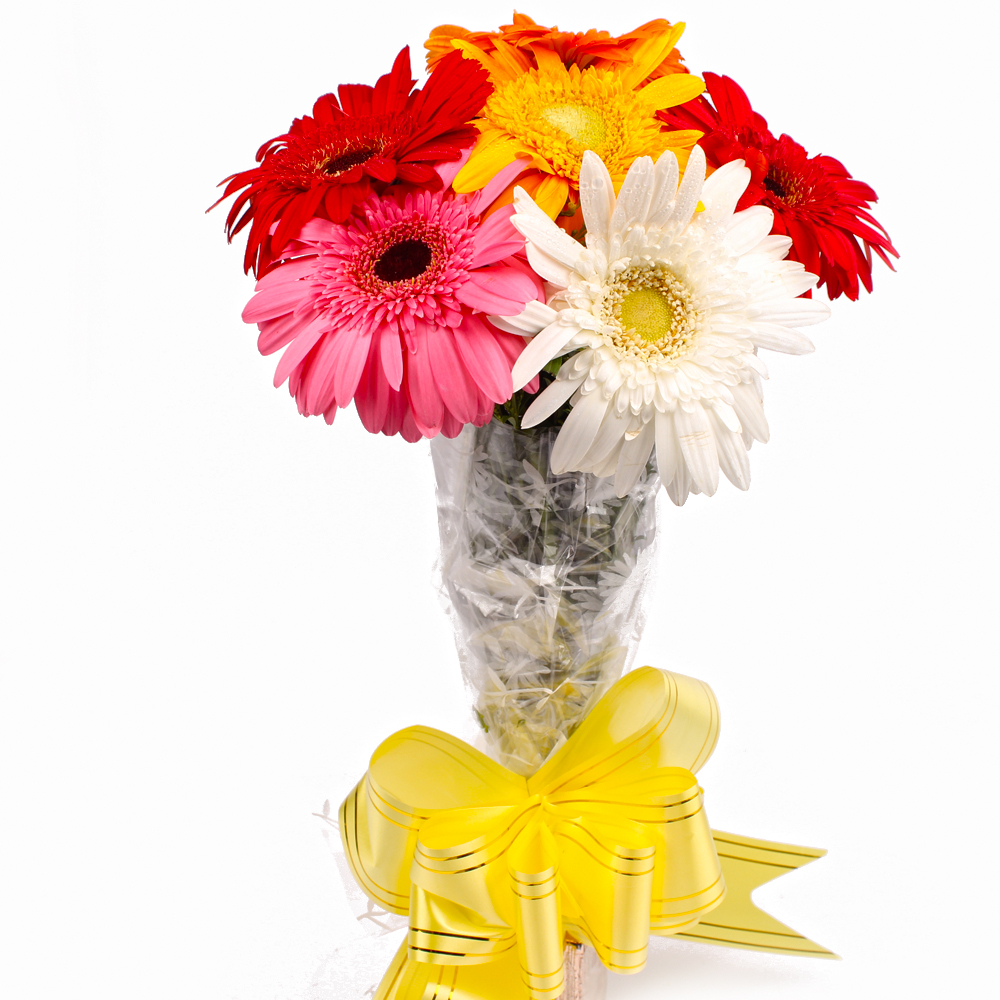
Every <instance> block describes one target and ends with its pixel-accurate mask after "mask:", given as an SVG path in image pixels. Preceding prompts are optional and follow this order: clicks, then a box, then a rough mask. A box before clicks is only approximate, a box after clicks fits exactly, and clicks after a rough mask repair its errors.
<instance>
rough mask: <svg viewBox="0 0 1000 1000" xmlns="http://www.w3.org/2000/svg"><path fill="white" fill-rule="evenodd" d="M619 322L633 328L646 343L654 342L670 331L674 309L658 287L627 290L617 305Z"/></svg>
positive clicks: (628, 328)
mask: <svg viewBox="0 0 1000 1000" xmlns="http://www.w3.org/2000/svg"><path fill="white" fill-rule="evenodd" d="M618 314H619V316H620V317H621V324H622V326H623V327H625V329H627V330H635V332H636V334H637V335H638V336H639V337H641V338H642V339H643V340H644V341H645V342H646V343H647V344H655V343H657V342H659V341H661V340H663V338H664V337H666V336H667V335H668V334H669V333H670V327H671V326H673V323H674V311H673V309H671V308H670V302H669V301H668V299H667V297H666V295H664V294H663V292H661V291H660V290H659V289H658V288H637V289H636V290H635V291H634V292H629V293H628V294H627V295H626V296H625V297H624V298H623V299H622V301H621V305H620V306H619V307H618Z"/></svg>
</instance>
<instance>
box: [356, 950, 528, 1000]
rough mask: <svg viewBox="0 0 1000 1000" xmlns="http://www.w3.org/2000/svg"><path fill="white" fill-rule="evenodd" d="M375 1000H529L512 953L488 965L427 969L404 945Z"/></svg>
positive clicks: (445, 966)
mask: <svg viewBox="0 0 1000 1000" xmlns="http://www.w3.org/2000/svg"><path fill="white" fill-rule="evenodd" d="M374 1000H530V998H529V994H528V990H527V988H526V987H525V985H524V983H523V982H522V980H521V969H520V963H519V962H518V960H517V952H516V950H515V949H513V948H512V949H511V950H510V951H509V952H506V953H504V954H503V955H500V956H499V957H498V958H496V959H495V960H494V961H492V962H490V963H489V964H488V965H428V964H427V963H426V962H415V961H414V960H413V959H412V958H410V956H409V952H408V949H407V945H406V942H405V941H404V942H403V943H402V945H400V947H399V951H397V952H396V956H395V958H393V960H392V964H391V965H390V966H389V968H388V969H387V970H386V973H385V975H384V976H383V977H382V982H380V983H379V985H378V989H377V990H376V991H375V997H374Z"/></svg>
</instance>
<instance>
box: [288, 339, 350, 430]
mask: <svg viewBox="0 0 1000 1000" xmlns="http://www.w3.org/2000/svg"><path fill="white" fill-rule="evenodd" d="M343 341H344V338H343V337H342V336H339V337H327V339H326V340H324V341H323V342H322V343H321V344H320V345H319V346H318V347H317V348H316V350H315V351H313V353H312V355H311V356H310V357H309V358H308V359H307V361H306V363H305V364H304V365H303V366H302V381H301V384H300V386H299V389H298V391H297V392H296V394H295V395H296V398H297V399H298V401H299V409H300V410H301V411H302V412H303V413H305V414H307V415H309V416H312V415H313V414H316V413H323V412H324V411H326V410H328V409H329V408H330V407H331V406H332V407H334V409H336V406H337V398H336V396H335V395H334V392H333V373H334V371H335V370H336V366H337V357H338V356H339V354H340V353H341V351H342V350H343Z"/></svg>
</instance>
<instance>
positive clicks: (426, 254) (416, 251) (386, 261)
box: [374, 240, 434, 283]
mask: <svg viewBox="0 0 1000 1000" xmlns="http://www.w3.org/2000/svg"><path fill="white" fill-rule="evenodd" d="M433 256H434V254H433V252H432V250H431V248H430V247H429V246H428V245H427V244H426V243H425V242H424V241H423V240H400V242H399V243H393V245H392V246H391V247H389V248H388V249H387V250H386V251H385V252H384V253H383V254H382V256H381V257H379V259H378V260H377V261H375V267H374V271H375V277H376V278H379V279H381V280H382V281H386V282H389V283H395V282H397V281H409V280H410V279H411V278H416V277H417V276H418V275H421V274H423V273H424V271H426V270H427V268H428V267H429V266H430V262H431V258H432V257H433Z"/></svg>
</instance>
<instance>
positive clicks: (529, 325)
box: [490, 300, 559, 334]
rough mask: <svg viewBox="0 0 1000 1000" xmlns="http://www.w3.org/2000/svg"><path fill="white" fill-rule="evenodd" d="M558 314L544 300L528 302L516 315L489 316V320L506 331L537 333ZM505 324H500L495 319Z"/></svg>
mask: <svg viewBox="0 0 1000 1000" xmlns="http://www.w3.org/2000/svg"><path fill="white" fill-rule="evenodd" d="M558 315H559V314H558V313H557V312H556V311H555V309H552V308H550V307H549V306H547V305H546V304H545V303H544V302H539V301H537V300H535V301H533V302H529V303H528V304H527V305H526V306H525V307H524V308H523V309H522V310H521V311H520V312H519V313H518V314H517V315H516V316H490V322H491V323H493V324H494V325H495V326H499V327H500V329H501V330H506V331H507V332H508V333H521V334H524V333H538V331H539V330H543V329H545V327H547V326H548V325H549V324H550V323H552V322H554V320H555V318H556V316H558ZM498 319H499V320H503V322H504V323H505V324H506V325H504V326H501V325H500V324H499V323H498V322H497V320H498Z"/></svg>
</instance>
